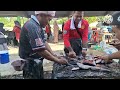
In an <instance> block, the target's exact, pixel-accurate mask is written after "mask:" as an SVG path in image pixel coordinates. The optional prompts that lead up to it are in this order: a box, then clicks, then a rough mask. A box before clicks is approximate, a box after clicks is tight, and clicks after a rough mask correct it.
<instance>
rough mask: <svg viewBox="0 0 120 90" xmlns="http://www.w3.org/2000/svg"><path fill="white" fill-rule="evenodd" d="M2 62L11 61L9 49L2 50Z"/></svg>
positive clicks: (0, 61)
mask: <svg viewBox="0 0 120 90" xmlns="http://www.w3.org/2000/svg"><path fill="white" fill-rule="evenodd" d="M0 63H1V64H6V63H9V54H8V51H0Z"/></svg>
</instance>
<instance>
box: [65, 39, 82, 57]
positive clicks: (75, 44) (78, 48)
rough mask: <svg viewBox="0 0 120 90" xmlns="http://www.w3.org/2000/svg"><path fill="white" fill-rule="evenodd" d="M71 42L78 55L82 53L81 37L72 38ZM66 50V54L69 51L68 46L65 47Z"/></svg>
mask: <svg viewBox="0 0 120 90" xmlns="http://www.w3.org/2000/svg"><path fill="white" fill-rule="evenodd" d="M70 44H71V47H72V48H73V50H74V52H75V53H76V55H77V56H79V55H81V54H82V46H81V45H82V44H81V40H80V39H70ZM64 52H65V54H66V53H69V51H68V49H67V48H64Z"/></svg>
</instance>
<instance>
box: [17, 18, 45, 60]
mask: <svg viewBox="0 0 120 90" xmlns="http://www.w3.org/2000/svg"><path fill="white" fill-rule="evenodd" d="M45 41H46V38H45V36H44V30H43V29H42V27H41V25H40V23H39V22H38V20H37V18H36V17H35V16H32V18H31V19H30V20H29V21H27V22H26V23H25V24H24V26H23V28H22V30H21V35H20V45H19V56H20V58H23V59H26V58H29V57H32V58H41V56H40V55H38V53H37V52H40V51H42V50H45V49H46V48H45Z"/></svg>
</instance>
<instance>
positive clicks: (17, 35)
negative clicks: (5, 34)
mask: <svg viewBox="0 0 120 90" xmlns="http://www.w3.org/2000/svg"><path fill="white" fill-rule="evenodd" d="M14 23H15V26H14V27H13V32H14V33H15V38H14V45H18V43H19V39H20V32H21V25H20V23H19V22H18V21H14Z"/></svg>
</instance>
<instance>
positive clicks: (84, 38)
mask: <svg viewBox="0 0 120 90" xmlns="http://www.w3.org/2000/svg"><path fill="white" fill-rule="evenodd" d="M54 16H55V12H53V11H35V15H32V16H31V19H30V20H28V21H27V22H26V23H25V24H24V25H23V27H22V30H21V35H20V41H19V56H20V58H22V59H25V60H26V61H27V62H28V63H26V64H25V68H24V69H23V76H24V78H34V79H43V65H42V63H43V59H44V58H45V59H47V60H50V61H54V62H56V63H59V64H67V61H66V59H65V58H63V57H60V56H58V55H56V54H55V53H54V52H53V51H52V49H51V48H50V46H49V44H48V42H47V40H46V38H45V36H44V34H45V32H44V30H43V28H44V27H46V25H48V23H49V21H50V20H51V19H52V18H53V17H54ZM83 17H84V12H83V11H73V14H72V17H71V18H70V19H69V20H68V21H66V22H65V23H64V26H63V41H64V47H65V48H64V52H65V54H66V55H67V56H68V57H71V58H75V57H76V56H78V55H81V54H82V55H83V56H85V55H86V54H87V49H88V45H87V44H88V29H89V23H88V22H87V21H86V20H84V19H83ZM118 17H120V12H119V13H115V14H113V22H112V25H114V26H113V28H112V30H113V32H114V33H115V34H116V37H117V38H118V39H120V38H119V35H120V20H118ZM48 28H49V26H48ZM117 47H119V46H117V45H116V48H117ZM99 58H101V59H103V60H105V61H109V60H111V59H116V58H117V59H119V58H120V51H118V52H116V53H113V54H111V55H107V56H99Z"/></svg>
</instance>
